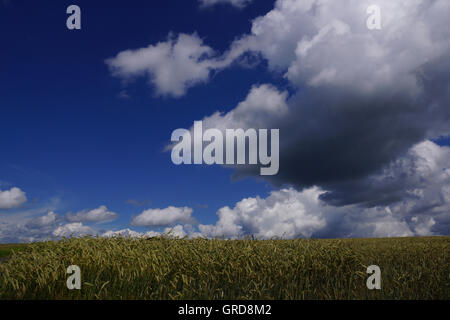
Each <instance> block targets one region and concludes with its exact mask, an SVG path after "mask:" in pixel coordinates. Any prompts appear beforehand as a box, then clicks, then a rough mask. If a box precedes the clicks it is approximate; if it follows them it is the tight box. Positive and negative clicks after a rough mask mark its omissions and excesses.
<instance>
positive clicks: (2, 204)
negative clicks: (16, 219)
mask: <svg viewBox="0 0 450 320" xmlns="http://www.w3.org/2000/svg"><path fill="white" fill-rule="evenodd" d="M26 201H27V197H26V195H25V192H23V191H22V190H20V189H19V188H11V189H10V190H5V191H2V190H0V210H1V209H11V208H15V207H18V206H20V205H22V204H24V203H25V202H26Z"/></svg>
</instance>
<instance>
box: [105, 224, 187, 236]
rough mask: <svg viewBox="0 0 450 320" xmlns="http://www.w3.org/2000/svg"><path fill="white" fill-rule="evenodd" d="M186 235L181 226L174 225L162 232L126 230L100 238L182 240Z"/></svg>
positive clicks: (106, 233) (109, 233)
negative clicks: (164, 238) (164, 237)
mask: <svg viewBox="0 0 450 320" xmlns="http://www.w3.org/2000/svg"><path fill="white" fill-rule="evenodd" d="M186 226H188V225H186ZM186 226H185V227H186ZM187 235H188V234H187V233H186V232H185V230H184V227H183V226H182V225H176V226H174V227H167V228H165V229H164V230H163V231H162V232H157V231H147V232H145V233H144V232H137V231H134V230H131V229H128V228H127V229H123V230H118V231H106V232H104V233H103V234H102V237H107V238H110V237H124V238H152V237H160V236H168V237H172V238H184V237H185V236H187Z"/></svg>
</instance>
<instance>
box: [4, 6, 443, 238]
mask: <svg viewBox="0 0 450 320" xmlns="http://www.w3.org/2000/svg"><path fill="white" fill-rule="evenodd" d="M343 3H344V4H343ZM70 5H77V6H78V7H79V8H80V10H81V18H80V21H81V29H79V30H78V29H72V30H70V29H68V27H67V25H66V22H67V19H68V18H69V16H70V15H71V14H70V13H69V14H68V13H67V12H66V10H67V8H68V7H69V6H70ZM370 5H376V6H377V7H378V8H379V9H380V15H379V19H380V21H381V24H380V28H378V29H371V28H369V27H368V25H367V20H368V19H369V18H371V14H368V12H367V8H368V7H369V6H370ZM449 15H450V3H449V2H448V1H447V0H435V1H429V0H411V1H407V2H404V1H388V0H375V1H365V0H359V1H357V0H341V1H332V0H320V1H313V0H277V1H274V0H271V1H268V0H253V1H252V0H179V1H176V0H165V1H157V0H154V1H143V0H130V1H127V2H122V1H120V2H118V1H103V0H98V1H86V0H72V1H57V2H55V1H49V0H40V1H33V2H30V1H24V0H7V1H5V0H3V1H2V2H0V39H1V43H2V50H0V84H1V86H0V141H1V144H0V145H1V149H0V150H1V151H0V155H1V157H0V242H3V243H7V242H23V241H41V240H45V239H49V238H51V239H53V238H59V237H62V236H79V235H100V236H114V235H124V236H146V237H149V236H156V235H160V234H164V233H170V234H171V235H173V236H180V237H184V236H188V237H191V238H194V237H226V238H241V237H244V236H249V235H252V236H255V237H257V238H261V239H268V238H288V239H291V238H299V237H306V238H310V237H313V238H330V237H333V238H341V237H342V238H346V237H394V236H425V235H449V234H450V147H449V146H450V139H449V134H450V62H449V61H450V59H449V58H450V30H449V28H448V16H449ZM200 120H202V121H203V126H204V128H205V129H206V128H217V129H219V130H221V131H224V130H225V129H226V128H231V129H233V128H236V129H237V128H243V129H250V128H255V129H263V128H266V129H274V128H276V129H279V132H280V141H279V142H280V150H279V158H280V165H279V171H278V173H277V174H276V175H272V176H261V175H260V174H259V166H255V165H232V166H222V165H175V164H174V163H173V162H172V161H171V151H170V148H171V135H172V132H173V131H174V130H175V129H178V128H186V129H188V130H190V129H192V127H193V124H194V121H200Z"/></svg>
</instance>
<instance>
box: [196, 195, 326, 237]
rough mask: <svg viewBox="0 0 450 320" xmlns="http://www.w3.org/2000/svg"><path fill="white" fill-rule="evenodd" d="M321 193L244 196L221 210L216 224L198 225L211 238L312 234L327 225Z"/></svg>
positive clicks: (306, 235) (304, 235)
mask: <svg viewBox="0 0 450 320" xmlns="http://www.w3.org/2000/svg"><path fill="white" fill-rule="evenodd" d="M319 194H320V191H319V190H318V189H317V188H313V189H310V190H305V191H304V192H301V193H300V192H297V191H295V190H294V189H283V190H280V191H274V192H272V193H271V195H270V196H269V197H268V198H266V199H261V198H259V197H257V198H247V199H243V200H241V201H240V202H238V203H237V204H236V206H235V207H234V208H233V209H231V208H229V207H224V208H222V209H220V210H219V211H218V213H217V215H218V216H219V221H218V222H217V223H216V225H214V226H211V225H209V226H208V225H199V230H200V232H201V233H202V234H205V235H208V236H212V237H222V236H224V237H240V236H244V235H254V236H256V237H257V238H272V237H284V238H295V237H302V236H303V237H311V235H312V234H313V232H314V231H316V230H318V229H320V228H323V227H324V226H325V224H326V221H325V220H324V219H323V217H322V213H321V210H320V208H319V198H318V197H319Z"/></svg>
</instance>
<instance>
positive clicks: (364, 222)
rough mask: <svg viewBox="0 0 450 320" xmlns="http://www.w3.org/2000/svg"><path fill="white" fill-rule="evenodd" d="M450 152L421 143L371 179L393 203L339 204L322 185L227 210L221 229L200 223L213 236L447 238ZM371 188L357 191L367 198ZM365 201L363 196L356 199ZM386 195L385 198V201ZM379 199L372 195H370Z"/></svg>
mask: <svg viewBox="0 0 450 320" xmlns="http://www.w3.org/2000/svg"><path fill="white" fill-rule="evenodd" d="M448 159H450V148H448V147H440V146H438V145H436V144H435V143H433V142H431V141H424V142H422V143H419V144H417V145H415V146H414V147H413V148H412V149H411V150H409V152H408V153H407V154H406V155H405V156H403V157H401V158H399V159H397V161H396V162H395V163H393V164H392V165H390V166H389V167H388V168H385V169H383V170H382V171H380V172H379V173H378V174H374V175H373V176H371V177H370V179H371V183H373V184H375V185H376V186H377V187H378V188H380V189H381V190H383V192H384V197H389V198H390V199H388V200H387V201H386V202H387V203H389V205H383V204H381V203H380V204H373V205H371V206H369V207H366V208H365V207H363V206H361V205H340V206H334V205H331V204H329V203H328V202H329V201H328V202H325V201H323V200H322V199H326V198H327V195H328V192H327V191H324V190H321V189H319V188H317V187H312V188H307V189H304V190H303V191H296V190H295V189H293V188H288V189H281V190H279V191H273V192H272V193H271V194H270V196H269V197H267V198H265V199H261V198H259V197H256V198H247V199H243V200H241V201H240V202H238V203H237V204H236V206H235V207H234V208H229V207H224V208H221V209H220V210H219V211H218V213H217V215H218V217H219V220H218V222H217V223H216V224H215V225H199V231H200V233H201V234H202V235H205V236H208V237H222V236H225V237H230V238H239V237H242V236H248V235H253V236H256V237H257V238H262V239H268V238H273V237H282V238H288V239H289V238H296V237H394V236H414V235H420V236H424V235H436V234H437V235H439V234H440V235H445V234H448V232H449V231H450V214H449V212H450V169H449V167H448V165H449V160H448ZM367 190H368V188H367V186H366V187H363V186H361V190H353V191H354V192H360V193H362V194H364V193H365V192H367ZM355 196H356V197H360V196H361V195H355ZM382 198H383V197H382V196H380V199H382ZM369 199H370V200H373V198H372V197H369Z"/></svg>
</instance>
